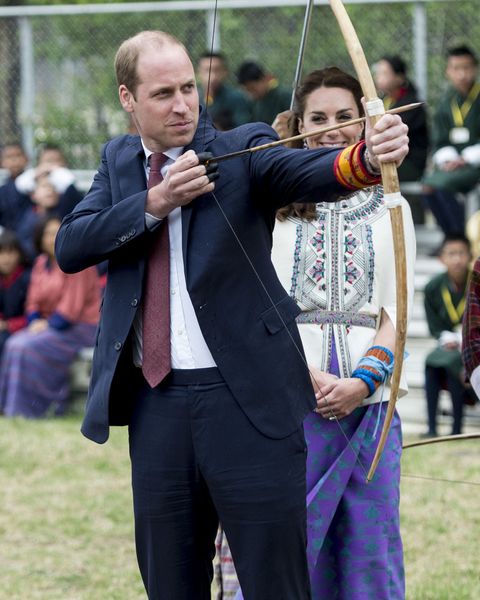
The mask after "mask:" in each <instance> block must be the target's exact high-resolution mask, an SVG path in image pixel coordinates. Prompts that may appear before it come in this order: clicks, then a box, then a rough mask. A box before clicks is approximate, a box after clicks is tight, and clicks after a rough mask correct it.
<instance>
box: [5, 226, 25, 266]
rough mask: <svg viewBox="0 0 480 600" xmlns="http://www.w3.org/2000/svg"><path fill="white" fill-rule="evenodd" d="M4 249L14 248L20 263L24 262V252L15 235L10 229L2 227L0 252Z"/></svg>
mask: <svg viewBox="0 0 480 600" xmlns="http://www.w3.org/2000/svg"><path fill="white" fill-rule="evenodd" d="M5 250H15V252H18V254H19V256H20V264H21V265H24V264H25V263H26V257H25V253H24V251H23V248H22V247H21V246H20V242H19V241H18V238H17V235H16V233H14V232H13V231H10V229H3V231H2V232H1V233H0V252H3V251H5Z"/></svg>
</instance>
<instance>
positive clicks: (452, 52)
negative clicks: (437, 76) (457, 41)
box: [447, 45, 478, 65]
mask: <svg viewBox="0 0 480 600" xmlns="http://www.w3.org/2000/svg"><path fill="white" fill-rule="evenodd" d="M451 56H469V57H470V58H471V59H472V60H473V62H474V64H476V65H477V64H478V59H477V56H476V54H475V52H474V51H473V50H472V49H471V48H469V47H468V46H465V45H463V46H453V47H452V48H449V49H448V50H447V59H448V58H450V57H451Z"/></svg>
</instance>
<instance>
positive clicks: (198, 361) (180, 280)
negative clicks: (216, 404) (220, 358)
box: [133, 140, 216, 369]
mask: <svg viewBox="0 0 480 600" xmlns="http://www.w3.org/2000/svg"><path fill="white" fill-rule="evenodd" d="M142 146H143V149H144V151H145V174H146V176H147V181H148V176H149V174H150V167H149V158H150V155H151V154H152V152H151V151H150V150H148V148H146V147H145V145H144V143H143V140H142ZM182 151H183V148H172V149H170V150H168V151H166V152H164V154H165V155H166V156H167V157H168V161H167V162H166V163H165V164H164V166H163V167H162V169H161V173H162V177H165V176H166V174H167V171H168V169H169V168H170V166H171V165H172V164H173V163H174V162H175V161H176V160H177V158H178V157H179V156H180V154H181V153H182ZM194 201H195V200H194ZM145 222H146V225H147V227H148V228H149V229H154V228H155V227H156V226H158V224H159V223H160V222H161V219H158V218H157V217H155V216H153V215H150V214H149V213H145ZM168 233H169V238H170V344H171V358H172V369H204V368H207V367H215V366H216V364H215V361H214V360H213V356H212V355H211V353H210V350H209V349H208V346H207V343H206V342H205V338H204V337H203V334H202V331H201V329H200V325H199V324H198V319H197V315H196V314H195V310H194V308H193V304H192V301H191V299H190V295H189V293H188V290H187V283H186V280H185V267H184V264H183V252H182V209H181V208H180V207H178V208H175V209H174V210H172V212H171V213H170V214H169V215H168ZM133 329H134V344H133V346H134V347H133V359H134V363H135V364H136V365H137V366H141V364H142V357H143V354H142V331H143V330H142V306H141V305H140V306H139V308H138V310H137V312H136V315H135V319H134V322H133Z"/></svg>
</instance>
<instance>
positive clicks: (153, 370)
mask: <svg viewBox="0 0 480 600" xmlns="http://www.w3.org/2000/svg"><path fill="white" fill-rule="evenodd" d="M167 160H168V157H167V156H165V154H162V153H160V152H154V153H153V154H151V155H150V175H149V177H148V189H150V188H151V187H153V186H154V185H157V184H158V183H160V182H161V181H162V180H163V177H162V174H161V173H160V169H161V168H162V167H163V165H164V164H165V163H166V161H167ZM154 236H155V238H154V240H153V242H152V245H151V248H150V253H149V256H148V261H147V265H146V282H145V289H144V294H143V362H142V371H143V375H144V377H145V379H146V380H147V382H148V384H149V385H150V387H152V388H153V387H155V386H156V385H158V384H159V383H160V382H161V381H162V379H163V378H164V377H165V376H166V375H167V374H168V373H169V372H170V370H171V368H172V367H171V358H170V244H169V238H168V218H165V219H163V221H162V223H161V224H160V225H158V227H157V228H156V229H155V232H154Z"/></svg>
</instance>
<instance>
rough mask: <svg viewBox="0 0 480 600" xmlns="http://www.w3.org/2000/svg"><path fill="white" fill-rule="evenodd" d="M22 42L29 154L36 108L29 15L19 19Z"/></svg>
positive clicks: (25, 144)
mask: <svg viewBox="0 0 480 600" xmlns="http://www.w3.org/2000/svg"><path fill="white" fill-rule="evenodd" d="M18 31H19V42H20V124H21V127H22V143H23V147H24V148H25V151H26V153H27V155H28V156H29V157H30V158H31V159H33V158H34V152H35V142H34V131H33V115H34V109H35V67H34V56H33V37H32V22H31V20H30V18H29V17H20V18H19V19H18Z"/></svg>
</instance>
